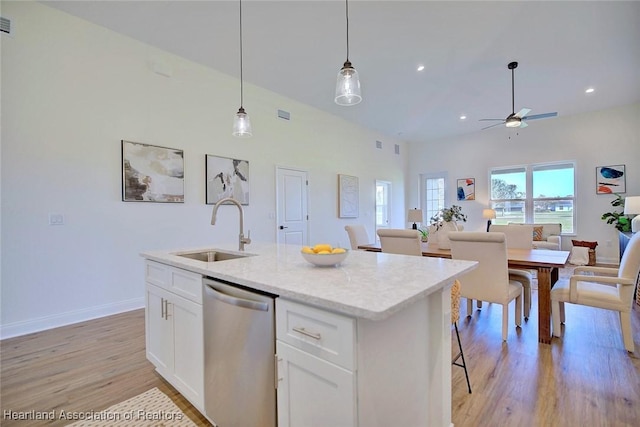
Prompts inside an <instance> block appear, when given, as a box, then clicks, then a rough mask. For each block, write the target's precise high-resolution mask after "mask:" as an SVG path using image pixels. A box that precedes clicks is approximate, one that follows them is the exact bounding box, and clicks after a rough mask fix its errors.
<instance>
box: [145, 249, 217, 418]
mask: <svg viewBox="0 0 640 427" xmlns="http://www.w3.org/2000/svg"><path fill="white" fill-rule="evenodd" d="M145 275H146V313H145V325H146V334H145V337H146V347H147V359H149V361H151V363H153V364H154V365H155V367H156V369H157V371H158V373H160V375H162V376H163V377H164V378H165V379H166V380H167V381H169V382H170V383H171V384H172V385H173V386H174V387H175V388H176V389H177V390H178V391H179V392H180V393H182V394H183V395H184V396H185V397H186V398H187V399H189V401H190V402H191V403H192V404H193V405H194V406H195V407H196V408H198V410H200V411H202V410H203V408H204V393H203V391H204V358H203V335H202V330H203V323H202V275H200V274H196V273H192V272H190V271H186V270H183V269H179V268H174V267H170V266H168V265H164V264H160V263H157V262H153V261H147V262H146V274H145Z"/></svg>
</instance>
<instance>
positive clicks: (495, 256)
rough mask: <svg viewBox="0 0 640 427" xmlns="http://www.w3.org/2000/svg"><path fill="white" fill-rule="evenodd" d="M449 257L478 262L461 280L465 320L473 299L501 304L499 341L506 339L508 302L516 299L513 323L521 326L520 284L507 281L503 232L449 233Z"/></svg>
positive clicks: (505, 248) (470, 309)
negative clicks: (500, 338) (500, 334)
mask: <svg viewBox="0 0 640 427" xmlns="http://www.w3.org/2000/svg"><path fill="white" fill-rule="evenodd" d="M449 238H450V239H451V258H452V259H463V260H469V261H478V266H477V267H476V268H475V269H473V270H471V271H470V272H469V273H467V274H465V275H464V276H462V278H461V282H460V283H461V287H460V295H461V296H463V297H465V298H466V299H467V317H470V316H471V311H472V306H473V300H474V299H475V300H480V301H487V302H491V303H496V304H500V305H502V340H503V341H506V340H507V330H508V328H507V325H508V321H509V310H508V308H509V303H510V302H511V301H513V300H514V299H515V301H516V302H515V323H516V325H517V326H520V325H522V284H521V283H520V282H517V281H515V280H510V279H509V271H508V268H507V244H506V239H505V235H504V233H497V232H475V231H468V232H460V233H451V234H450V235H449Z"/></svg>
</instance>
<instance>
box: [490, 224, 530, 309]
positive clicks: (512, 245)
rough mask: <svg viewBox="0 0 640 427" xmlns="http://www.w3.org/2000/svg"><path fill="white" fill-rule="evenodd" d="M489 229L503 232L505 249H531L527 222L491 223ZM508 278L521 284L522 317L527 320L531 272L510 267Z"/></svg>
mask: <svg viewBox="0 0 640 427" xmlns="http://www.w3.org/2000/svg"><path fill="white" fill-rule="evenodd" d="M489 231H495V232H501V233H504V235H505V238H506V239H507V249H531V239H532V236H533V225H528V224H508V225H501V224H491V225H490V226H489ZM509 279H510V280H515V281H516V282H520V283H521V284H522V294H523V296H524V298H523V300H524V303H523V304H524V319H525V320H529V314H530V313H531V283H532V282H533V274H531V271H530V270H525V269H522V268H510V269H509Z"/></svg>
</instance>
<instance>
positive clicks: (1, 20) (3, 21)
mask: <svg viewBox="0 0 640 427" xmlns="http://www.w3.org/2000/svg"><path fill="white" fill-rule="evenodd" d="M0 33H2V34H7V35H9V36H13V26H12V25H11V19H9V18H5V17H3V16H0Z"/></svg>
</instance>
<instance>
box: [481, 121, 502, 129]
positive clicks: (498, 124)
mask: <svg viewBox="0 0 640 427" xmlns="http://www.w3.org/2000/svg"><path fill="white" fill-rule="evenodd" d="M503 124H504V120H503V121H502V123H496V124H495V125H491V126H487V127H486V128H482V129H480V130H485V129H489V128H492V127H496V126H500V125H503Z"/></svg>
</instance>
